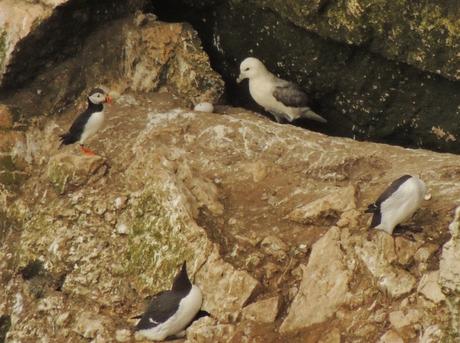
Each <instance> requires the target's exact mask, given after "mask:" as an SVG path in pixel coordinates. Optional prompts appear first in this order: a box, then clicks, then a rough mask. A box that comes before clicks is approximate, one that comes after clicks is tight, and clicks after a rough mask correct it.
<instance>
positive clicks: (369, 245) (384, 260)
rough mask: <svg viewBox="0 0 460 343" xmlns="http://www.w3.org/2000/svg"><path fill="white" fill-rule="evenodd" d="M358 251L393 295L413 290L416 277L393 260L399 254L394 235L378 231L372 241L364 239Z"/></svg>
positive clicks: (373, 273) (381, 285)
mask: <svg viewBox="0 0 460 343" xmlns="http://www.w3.org/2000/svg"><path fill="white" fill-rule="evenodd" d="M356 253H357V254H358V256H359V257H360V258H361V260H362V261H363V262H364V264H365V265H366V267H367V268H368V269H369V271H370V272H371V273H372V275H373V276H374V277H375V278H376V280H377V282H378V284H379V287H380V288H381V289H382V290H384V291H387V292H388V293H389V294H390V295H391V296H393V297H399V296H401V295H404V294H407V293H409V292H410V291H412V290H413V289H414V287H415V283H416V279H415V278H414V276H412V275H411V274H410V273H408V272H407V271H405V270H404V269H401V268H398V267H395V266H393V265H392V262H393V261H395V260H396V258H397V255H396V252H395V248H394V241H393V237H392V236H390V235H388V234H386V233H384V232H381V231H380V232H377V234H376V235H375V236H374V240H372V241H364V244H363V246H362V247H358V248H357V250H356Z"/></svg>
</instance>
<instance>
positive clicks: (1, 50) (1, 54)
mask: <svg viewBox="0 0 460 343" xmlns="http://www.w3.org/2000/svg"><path fill="white" fill-rule="evenodd" d="M5 56H6V31H3V30H0V71H2V70H3V68H4V65H3V64H4V61H5Z"/></svg>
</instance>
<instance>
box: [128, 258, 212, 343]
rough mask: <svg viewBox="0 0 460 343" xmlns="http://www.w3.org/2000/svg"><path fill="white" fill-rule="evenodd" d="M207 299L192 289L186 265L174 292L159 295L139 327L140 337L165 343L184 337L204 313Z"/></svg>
mask: <svg viewBox="0 0 460 343" xmlns="http://www.w3.org/2000/svg"><path fill="white" fill-rule="evenodd" d="M202 301H203V296H202V293H201V290H200V288H199V287H198V286H196V285H192V283H191V282H190V280H189V277H188V275H187V267H186V263H185V262H184V263H183V265H182V268H181V270H180V271H179V273H178V274H177V275H176V277H175V278H174V282H173V285H172V288H171V290H170V291H162V292H160V293H158V294H157V295H155V296H154V297H153V298H152V300H151V302H150V305H149V306H148V308H147V310H146V311H145V313H144V314H143V315H142V317H141V320H140V321H139V322H138V323H137V325H136V328H135V330H136V337H138V338H147V339H151V340H155V341H162V340H164V339H166V338H167V337H170V336H176V335H179V334H181V333H183V331H184V329H185V328H186V327H187V326H188V325H189V324H190V323H191V322H192V321H193V319H194V318H196V316H197V314H198V313H199V311H200V308H201V303H202Z"/></svg>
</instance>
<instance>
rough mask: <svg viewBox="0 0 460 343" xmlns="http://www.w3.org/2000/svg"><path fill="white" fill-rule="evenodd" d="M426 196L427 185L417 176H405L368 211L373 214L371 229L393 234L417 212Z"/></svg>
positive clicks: (390, 187)
mask: <svg viewBox="0 0 460 343" xmlns="http://www.w3.org/2000/svg"><path fill="white" fill-rule="evenodd" d="M425 194H426V186H425V183H424V182H423V181H422V180H420V179H419V178H418V177H417V176H412V175H403V176H401V177H400V178H398V179H397V180H395V181H393V182H392V183H391V185H390V186H389V187H388V188H387V189H385V191H384V192H383V193H382V194H381V195H380V196H379V197H378V199H377V200H376V201H375V202H374V203H372V204H370V205H369V206H368V208H367V210H366V213H373V217H372V222H371V228H375V229H377V230H383V231H385V232H387V233H388V234H390V235H391V234H393V230H394V228H395V227H396V226H397V225H398V224H400V223H402V222H404V221H405V220H406V219H408V218H409V217H411V216H412V215H413V214H414V213H415V211H417V209H418V208H419V207H420V205H421V204H422V201H423V199H424V198H425Z"/></svg>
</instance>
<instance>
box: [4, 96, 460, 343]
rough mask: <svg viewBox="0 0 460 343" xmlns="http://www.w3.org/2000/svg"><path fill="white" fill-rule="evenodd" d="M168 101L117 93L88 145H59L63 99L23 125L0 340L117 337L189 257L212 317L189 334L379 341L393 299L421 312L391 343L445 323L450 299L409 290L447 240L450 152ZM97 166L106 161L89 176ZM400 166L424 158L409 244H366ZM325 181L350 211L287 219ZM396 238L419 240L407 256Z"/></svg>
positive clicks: (411, 169) (453, 164)
mask: <svg viewBox="0 0 460 343" xmlns="http://www.w3.org/2000/svg"><path fill="white" fill-rule="evenodd" d="M180 103H181V101H178V100H175V99H174V97H173V96H172V95H171V94H168V93H150V94H144V93H139V92H131V93H125V94H122V95H120V96H119V97H118V99H117V101H116V103H115V104H114V105H112V106H111V107H108V108H107V114H108V115H107V118H108V119H107V121H108V122H107V125H106V127H105V128H104V129H103V130H102V131H101V132H99V133H98V134H97V135H96V136H95V137H94V139H93V140H92V141H90V142H89V145H90V146H91V147H92V148H93V149H94V150H95V151H98V152H101V154H102V157H98V158H89V157H85V156H79V152H78V151H77V149H76V148H74V147H71V146H69V147H64V148H62V149H61V150H58V149H57V146H58V142H57V136H58V134H59V133H60V132H62V130H63V129H64V128H66V127H68V125H69V123H70V121H71V120H72V119H73V118H74V113H73V111H69V112H68V113H66V114H65V115H64V116H62V117H60V118H59V119H48V120H47V121H45V122H44V123H42V124H41V125H40V126H38V127H35V126H32V127H30V128H29V129H28V130H27V131H26V132H25V135H26V140H25V145H26V146H25V147H24V149H23V150H21V151H23V152H24V154H26V152H29V153H30V154H31V156H30V158H26V156H19V157H20V158H22V159H23V160H25V161H30V162H25V170H26V171H27V173H28V178H27V179H26V180H25V181H24V182H23V183H22V184H21V187H20V191H21V192H20V193H18V194H16V193H14V194H16V195H15V197H14V198H13V197H12V194H11V192H9V193H5V192H4V191H2V197H0V200H1V201H2V204H3V206H2V208H3V209H4V210H3V211H4V212H0V215H1V217H0V218H3V219H2V221H1V223H3V224H2V225H3V228H4V229H3V230H2V249H1V250H0V254H1V256H0V257H1V258H0V261H1V263H2V268H1V269H0V270H1V280H2V287H3V288H4V289H5V290H6V292H3V293H1V294H0V311H1V315H2V316H6V317H7V318H11V327H10V329H9V330H8V334H7V337H8V338H7V339H8V340H10V341H13V340H18V339H20V338H21V337H24V335H26V334H28V335H30V332H34V333H35V334H36V336H34V337H47V338H48V339H49V340H50V341H59V340H73V341H79V340H81V339H89V338H91V337H93V338H92V339H97V340H106V341H110V340H114V339H116V337H118V338H119V339H121V340H122V341H129V340H131V339H132V336H130V335H126V330H129V328H130V327H132V326H133V325H134V323H133V322H131V321H130V320H129V318H131V317H133V316H135V315H136V314H138V313H139V312H140V311H142V307H143V305H144V301H143V299H144V298H145V297H147V296H150V295H152V294H154V293H155V292H157V291H160V290H162V289H166V288H168V287H170V286H171V279H172V277H173V275H174V274H175V273H176V271H177V268H178V266H179V265H180V264H181V262H182V261H184V260H187V262H188V268H189V272H190V275H191V277H192V279H193V280H194V282H195V283H196V284H198V285H199V286H200V287H201V288H202V290H203V294H204V303H203V309H205V310H207V311H208V312H210V313H211V315H212V317H213V318H212V319H211V318H210V319H206V320H200V321H199V322H197V323H196V325H195V324H194V325H193V326H192V327H191V328H190V334H189V337H188V339H189V340H190V341H191V342H216V341H218V339H220V338H217V337H227V340H230V339H233V340H234V341H245V340H247V341H253V340H256V341H257V340H258V339H259V340H261V341H264V342H277V341H280V340H282V339H292V342H296V339H303V338H305V337H312V339H314V340H316V341H321V340H323V341H333V342H337V341H338V340H340V339H347V338H349V337H354V338H356V337H358V338H359V339H360V340H362V341H378V339H379V338H380V337H382V336H384V334H385V333H386V332H387V331H388V330H389V325H390V324H391V322H390V319H391V318H393V321H394V316H395V315H396V314H397V313H396V314H393V317H390V313H393V312H397V311H401V312H400V313H402V315H403V316H404V318H406V316H407V313H417V317H416V318H418V319H416V320H414V319H413V318H415V317H414V316H413V315H411V317H410V318H411V319H410V320H408V321H407V325H406V324H405V326H404V327H401V328H399V327H398V328H393V329H392V330H397V335H398V336H399V337H401V338H402V339H403V340H411V339H413V337H415V336H414V335H415V334H416V332H417V331H416V330H418V329H417V328H418V327H419V326H420V325H422V327H429V326H433V325H437V326H438V327H439V328H440V330H441V332H442V333H443V335H445V336H446V337H448V336H449V335H451V334H452V333H451V332H449V330H448V328H449V327H450V315H448V313H450V312H449V311H450V310H449V306H448V302H447V301H440V302H438V301H437V299H435V298H430V297H429V296H427V295H426V294H425V293H426V290H427V289H426V287H422V286H421V288H420V289H419V292H420V293H419V292H417V291H416V286H417V284H420V282H422V279H423V278H424V276H423V275H424V274H423V275H422V274H421V273H420V272H419V270H420V266H421V265H422V264H424V265H428V266H430V265H431V263H433V265H436V259H437V258H438V257H437V256H438V255H437V254H434V255H433V254H432V252H431V253H430V251H433V249H432V248H431V246H436V244H435V243H433V242H439V243H438V244H442V243H444V242H445V241H446V240H447V238H446V237H445V235H444V234H443V233H440V232H439V228H440V227H447V225H448V223H449V221H450V220H451V219H450V213H451V204H452V203H454V202H455V201H456V199H458V197H459V196H460V189H459V188H458V183H457V180H456V177H455V175H456V171H457V169H458V167H457V166H458V158H457V157H455V156H453V155H441V154H436V153H432V152H427V151H423V150H418V151H413V150H405V149H402V148H398V147H391V146H385V145H378V144H372V143H359V142H355V141H352V140H348V139H342V138H333V137H327V136H323V135H321V134H317V133H313V132H310V131H306V130H303V129H299V128H296V127H293V126H291V125H278V124H275V123H273V122H271V121H269V120H267V119H265V118H261V117H260V116H257V115H255V114H253V113H249V112H245V111H241V110H240V109H233V108H227V107H220V108H219V111H220V112H221V113H220V114H212V113H203V112H193V111H190V110H187V109H184V108H182V109H181V108H178V107H177V106H178V105H180ZM115 137H116V138H115ZM288 152H289V153H288ZM50 156H51V157H50ZM69 161H70V162H71V163H70V162H69ZM96 162H97V163H96ZM60 163H61V164H62V163H63V165H62V167H60ZM93 163H95V166H100V167H99V168H102V167H103V166H108V169H106V170H105V171H104V172H103V173H100V174H99V172H97V170H99V169H98V168H96V169H94V168H93V166H94V165H93ZM67 165H68V166H69V167H65V166H67ZM72 166H73V167H72ZM95 170H96V171H95ZM403 170H404V172H408V173H417V172H421V173H422V178H423V179H424V180H425V181H426V182H427V185H428V187H429V189H430V192H431V193H432V194H433V198H432V199H431V200H430V201H429V202H426V203H424V205H423V206H422V208H421V209H420V210H419V212H417V215H416V216H415V217H414V219H412V220H411V221H409V222H408V223H407V225H409V227H413V228H417V227H422V228H423V230H422V231H421V232H416V233H414V234H413V238H412V239H414V240H415V243H414V242H410V241H409V243H407V244H403V243H401V242H399V241H400V240H408V238H407V237H404V236H403V237H398V238H396V239H394V238H392V237H390V236H388V235H386V234H385V233H379V232H376V233H375V234H374V235H371V237H370V238H369V241H368V238H367V236H368V232H367V229H366V227H367V225H368V224H367V223H366V222H367V221H368V220H369V217H368V215H365V214H363V210H364V209H365V208H366V206H367V204H368V203H369V202H372V201H373V200H374V199H375V197H376V196H377V195H378V194H379V192H380V191H381V189H382V188H385V187H386V186H387V185H388V183H389V182H391V180H393V179H394V178H396V177H397V176H399V175H400V174H401V173H402V172H403ZM54 171H59V173H60V174H59V173H58V174H59V175H60V176H59V177H58V178H56V177H55V175H56V173H55V172H54ZM61 174H62V175H61ZM255 176H256V177H255ZM56 180H58V181H56ZM59 180H68V182H65V183H62V182H60V181H59ZM62 185H65V187H61V186H62ZM331 185H334V188H331ZM351 189H352V190H353V191H350V190H351ZM332 190H333V191H332ZM358 190H359V191H358ZM331 194H340V195H341V197H342V195H343V194H349V195H350V198H348V199H352V200H353V201H351V202H349V205H350V206H345V205H340V206H338V205H337V204H341V202H340V201H337V202H334V201H332V202H329V206H331V209H330V211H332V212H333V211H336V212H335V213H337V215H338V216H340V217H344V214H347V213H348V214H350V213H351V214H352V215H347V218H351V217H353V218H354V219H353V220H349V221H345V220H343V221H342V222H343V223H344V224H343V225H342V226H341V227H340V228H339V227H335V226H331V223H332V225H334V223H335V222H336V221H337V219H340V218H338V217H337V216H335V217H333V219H332V221H329V220H328V219H327V218H326V219H325V218H324V217H323V210H321V211H320V212H319V214H318V216H316V215H315V216H312V217H309V218H310V219H309V220H308V221H293V220H292V219H291V218H289V216H288V214H290V213H292V212H293V211H294V210H295V209H298V208H299V206H301V205H303V204H310V203H312V202H314V201H315V199H325V198H326V199H327V196H328V195H329V197H330V199H332V196H331ZM205 195H206V196H205ZM13 199H14V202H13V201H12V200H13ZM341 200H343V199H341ZM324 206H326V202H324ZM321 208H322V207H321ZM325 210H326V212H324V213H329V212H328V211H327V209H325ZM332 212H331V213H332ZM342 219H343V218H342ZM120 227H123V230H121V231H120V229H119V228H120ZM396 241H398V242H399V243H396ZM424 242H430V243H427V244H425V245H423V243H424ZM411 244H413V245H414V246H413V247H412V245H411ZM309 247H311V253H310V254H309V250H310V249H309ZM404 247H409V248H404ZM405 249H411V250H410V251H417V252H418V251H419V250H420V253H418V254H415V255H417V256H418V257H417V258H414V259H413V260H409V259H408V258H407V257H406V256H405V254H402V250H405ZM421 249H425V250H427V253H423V252H422V251H421ZM443 256H444V255H443ZM443 258H444V257H443ZM445 258H446V259H448V258H449V257H448V256H447V255H446V256H445ZM433 259H434V260H433ZM443 263H444V262H443ZM440 275H443V267H442V264H441V273H440ZM444 275H445V274H444ZM398 276H399V277H398ZM423 280H425V279H423ZM390 281H391V282H390ZM424 282H425V281H424ZM440 282H441V281H440ZM423 284H424V283H423V282H422V285H423ZM425 285H427V283H426V282H425ZM438 295H439V294H438ZM449 299H450V298H449ZM24 304H27V306H25V305H24ZM398 313H399V312H398ZM24 318H28V320H25V319H24ZM30 318H33V319H30ZM278 319H279V320H278ZM54 320H57V322H56V323H57V324H56V325H58V326H57V327H58V328H59V329H57V330H54V329H53V327H54V326H53V325H51V324H49V323H50V322H51V321H54ZM345 328H348V329H345ZM278 330H280V331H281V332H280V333H278ZM299 330H300V331H299ZM324 332H328V333H330V334H328V336H327V337H329V338H327V337H326V336H324V334H323V333H324ZM85 337H86V338H85ZM295 337H297V338H295ZM385 337H389V336H388V335H387V336H385ZM326 338H327V340H326Z"/></svg>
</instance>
